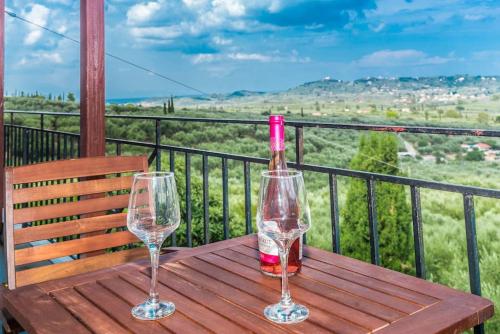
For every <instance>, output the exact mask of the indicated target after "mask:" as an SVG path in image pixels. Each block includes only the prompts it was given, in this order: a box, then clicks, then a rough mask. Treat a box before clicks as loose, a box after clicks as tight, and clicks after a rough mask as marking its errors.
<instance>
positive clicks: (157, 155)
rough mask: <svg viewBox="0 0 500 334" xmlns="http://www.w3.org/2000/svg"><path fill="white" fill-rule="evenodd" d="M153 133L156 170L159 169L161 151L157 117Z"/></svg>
mask: <svg viewBox="0 0 500 334" xmlns="http://www.w3.org/2000/svg"><path fill="white" fill-rule="evenodd" d="M155 134H156V136H155V150H156V171H161V151H160V141H161V129H160V120H159V119H156V126H155Z"/></svg>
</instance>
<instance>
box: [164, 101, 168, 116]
mask: <svg viewBox="0 0 500 334" xmlns="http://www.w3.org/2000/svg"><path fill="white" fill-rule="evenodd" d="M169 106H170V102H169ZM163 114H164V115H166V114H167V104H166V103H165V102H163Z"/></svg>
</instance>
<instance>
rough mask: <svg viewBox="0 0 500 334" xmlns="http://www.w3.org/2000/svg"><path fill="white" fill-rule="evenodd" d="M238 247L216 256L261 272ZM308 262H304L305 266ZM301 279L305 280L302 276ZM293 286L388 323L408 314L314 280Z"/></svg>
mask: <svg viewBox="0 0 500 334" xmlns="http://www.w3.org/2000/svg"><path fill="white" fill-rule="evenodd" d="M239 248H241V249H242V250H243V251H245V250H248V251H249V252H251V253H253V252H254V250H252V249H249V248H247V247H243V246H240V247H239ZM236 249H237V247H234V248H231V249H225V250H221V251H217V252H215V254H217V255H219V256H222V257H225V258H227V259H232V260H233V261H235V262H238V263H239V264H242V265H244V266H247V267H249V268H253V269H255V270H260V264H259V260H258V259H257V258H255V257H251V256H248V255H246V254H244V253H238V252H236ZM305 264H306V261H303V262H302V265H305ZM301 278H305V276H304V275H301ZM293 284H295V285H297V286H300V287H301V288H304V289H307V290H309V291H312V292H314V293H317V294H320V295H322V296H323V297H326V298H329V299H332V300H334V301H336V302H339V303H341V304H344V305H346V306H349V307H352V308H354V309H357V310H359V311H362V312H364V313H366V314H370V315H373V316H375V317H377V318H380V319H382V320H385V321H386V322H394V321H396V320H398V319H400V318H402V317H404V316H405V315H406V314H405V313H403V312H400V311H397V310H394V309H392V308H390V307H387V306H385V305H382V304H379V303H376V302H373V301H370V300H367V299H364V298H361V297H359V296H355V295H352V294H350V293H347V292H344V291H342V290H339V289H336V288H335V287H329V288H326V287H325V285H324V284H321V283H319V284H318V282H317V281H314V280H309V279H294V280H293Z"/></svg>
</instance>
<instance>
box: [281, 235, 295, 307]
mask: <svg viewBox="0 0 500 334" xmlns="http://www.w3.org/2000/svg"><path fill="white" fill-rule="evenodd" d="M290 246H291V243H285V245H284V247H283V248H281V247H279V254H280V261H281V301H280V303H281V304H282V305H284V306H288V305H291V304H292V297H290V289H289V287H288V254H289V253H290Z"/></svg>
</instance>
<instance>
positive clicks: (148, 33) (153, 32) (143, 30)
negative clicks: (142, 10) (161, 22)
mask: <svg viewBox="0 0 500 334" xmlns="http://www.w3.org/2000/svg"><path fill="white" fill-rule="evenodd" d="M130 34H131V35H132V36H133V37H135V38H147V39H174V38H177V37H179V36H181V35H182V34H183V32H182V29H181V28H180V27H179V26H167V27H133V28H130Z"/></svg>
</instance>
